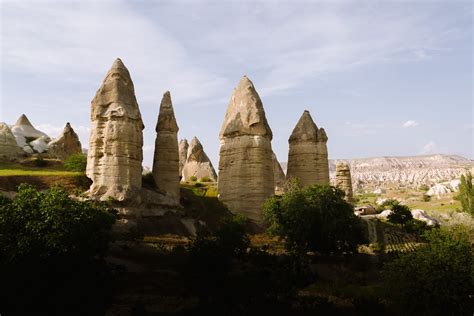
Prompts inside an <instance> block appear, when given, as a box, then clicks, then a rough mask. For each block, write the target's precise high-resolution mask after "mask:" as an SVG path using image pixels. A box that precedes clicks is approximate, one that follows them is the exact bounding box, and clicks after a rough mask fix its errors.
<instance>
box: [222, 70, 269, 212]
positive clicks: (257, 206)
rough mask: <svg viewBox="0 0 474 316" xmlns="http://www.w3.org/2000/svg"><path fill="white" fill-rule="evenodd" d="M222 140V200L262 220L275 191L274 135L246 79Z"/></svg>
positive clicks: (230, 107) (228, 115)
mask: <svg viewBox="0 0 474 316" xmlns="http://www.w3.org/2000/svg"><path fill="white" fill-rule="evenodd" d="M219 137H220V152H219V156H220V159H219V177H218V190H219V199H220V200H221V201H222V202H223V203H224V204H225V205H226V206H227V207H228V208H229V210H230V211H231V212H233V213H238V214H243V215H245V216H247V217H248V218H250V219H252V220H254V221H261V219H262V216H261V214H262V205H263V203H264V202H265V200H266V199H268V198H269V197H270V196H272V195H273V193H274V190H275V185H274V175H273V158H272V154H273V151H272V145H271V140H272V137H273V135H272V131H271V129H270V127H269V126H268V123H267V119H266V117H265V111H264V109H263V105H262V101H261V100H260V97H259V95H258V93H257V91H256V90H255V87H254V85H253V83H252V82H251V81H250V80H249V79H248V78H247V77H246V76H244V77H243V78H242V79H241V80H240V82H239V84H238V86H237V87H236V88H235V90H234V93H233V94H232V97H231V99H230V102H229V105H228V107H227V112H226V114H225V118H224V123H223V124H222V128H221V132H220V135H219Z"/></svg>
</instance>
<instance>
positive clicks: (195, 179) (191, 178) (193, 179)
mask: <svg viewBox="0 0 474 316" xmlns="http://www.w3.org/2000/svg"><path fill="white" fill-rule="evenodd" d="M197 179H198V178H197V177H195V176H191V177H190V178H189V180H191V181H193V182H194V181H197Z"/></svg>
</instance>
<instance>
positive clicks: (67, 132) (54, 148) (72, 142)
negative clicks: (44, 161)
mask: <svg viewBox="0 0 474 316" xmlns="http://www.w3.org/2000/svg"><path fill="white" fill-rule="evenodd" d="M48 147H49V149H48V154H49V155H50V156H52V157H56V158H58V159H61V160H65V159H66V158H67V157H69V156H70V155H73V154H80V153H82V145H81V142H80V141H79V136H77V134H76V132H74V130H73V129H72V127H71V124H69V122H68V123H66V126H65V127H64V129H63V132H62V133H61V135H60V136H59V137H58V138H56V139H54V140H52V141H51V142H50V143H49V144H48Z"/></svg>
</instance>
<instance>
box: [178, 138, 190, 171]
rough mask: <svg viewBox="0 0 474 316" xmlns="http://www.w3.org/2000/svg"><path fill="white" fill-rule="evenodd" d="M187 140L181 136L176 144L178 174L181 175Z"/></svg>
mask: <svg viewBox="0 0 474 316" xmlns="http://www.w3.org/2000/svg"><path fill="white" fill-rule="evenodd" d="M188 148H189V144H188V140H187V139H186V138H183V139H182V140H180V141H179V144H178V150H179V175H180V176H182V174H183V167H184V164H185V163H186V159H187V158H188ZM181 180H183V179H182V178H181Z"/></svg>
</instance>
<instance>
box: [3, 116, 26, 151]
mask: <svg viewBox="0 0 474 316" xmlns="http://www.w3.org/2000/svg"><path fill="white" fill-rule="evenodd" d="M22 154H24V151H23V150H21V148H20V147H18V144H17V143H16V140H15V136H14V135H13V133H12V131H11V130H10V128H9V127H8V125H7V124H6V123H4V122H0V159H6V160H12V159H16V158H18V157H20V156H21V155H22Z"/></svg>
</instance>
